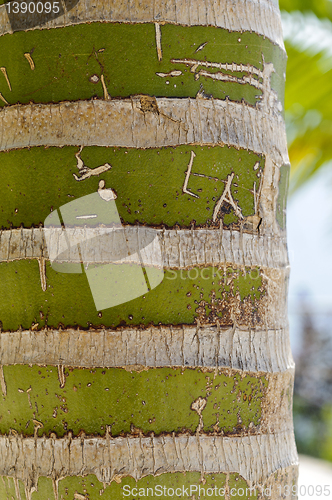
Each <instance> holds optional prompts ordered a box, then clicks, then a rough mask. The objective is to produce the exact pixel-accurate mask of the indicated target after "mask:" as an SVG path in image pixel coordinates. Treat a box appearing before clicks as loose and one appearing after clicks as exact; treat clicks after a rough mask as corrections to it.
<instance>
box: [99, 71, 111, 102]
mask: <svg viewBox="0 0 332 500" xmlns="http://www.w3.org/2000/svg"><path fill="white" fill-rule="evenodd" d="M100 81H101V84H102V86H103V92H104V99H105V100H106V101H110V100H111V96H110V95H109V93H108V90H107V87H106V83H105V79H104V75H101V77H100Z"/></svg>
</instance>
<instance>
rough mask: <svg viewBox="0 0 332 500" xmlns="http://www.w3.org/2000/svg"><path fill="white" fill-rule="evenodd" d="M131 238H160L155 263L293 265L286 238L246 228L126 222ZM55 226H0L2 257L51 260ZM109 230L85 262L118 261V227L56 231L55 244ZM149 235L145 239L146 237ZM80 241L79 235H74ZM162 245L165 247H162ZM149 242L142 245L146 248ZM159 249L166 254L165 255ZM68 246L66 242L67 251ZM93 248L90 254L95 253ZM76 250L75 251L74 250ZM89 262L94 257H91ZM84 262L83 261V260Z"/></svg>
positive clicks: (151, 259)
mask: <svg viewBox="0 0 332 500" xmlns="http://www.w3.org/2000/svg"><path fill="white" fill-rule="evenodd" d="M123 229H124V233H125V235H126V239H127V241H130V242H133V243H134V242H140V241H141V239H142V238H143V237H144V236H146V237H147V239H148V240H149V241H154V238H156V243H157V247H156V249H157V250H158V252H156V255H154V253H153V248H155V247H153V248H152V247H151V255H149V256H148V255H147V256H146V260H147V261H148V262H149V263H150V264H151V265H153V264H155V265H158V264H160V263H162V264H163V266H165V267H166V268H172V269H176V268H186V267H192V266H207V265H219V264H223V263H229V264H234V265H237V266H242V265H243V266H264V267H270V268H277V269H278V268H284V267H287V266H288V256H287V246H286V240H285V238H284V237H271V236H268V235H266V236H261V235H259V234H250V233H240V232H239V231H232V230H230V231H227V230H223V231H219V230H214V229H212V230H211V229H195V230H189V229H155V228H149V227H147V226H144V227H143V228H140V226H123ZM51 232H52V229H51V228H42V227H37V228H30V229H27V228H20V229H8V230H2V231H0V262H10V261H13V260H20V259H41V258H44V259H49V255H48V249H47V243H46V242H47V240H48V234H49V233H51ZM69 233H70V234H69ZM105 233H108V234H107V239H105V240H103V239H102V240H101V242H100V247H98V245H96V242H95V240H94V247H93V249H92V248H90V247H87V251H85V259H84V260H85V261H86V259H88V258H90V259H91V262H108V261H109V262H113V261H114V258H112V241H113V240H112V231H110V230H109V229H107V228H98V227H97V228H89V227H82V228H73V229H71V228H67V229H66V230H62V229H59V230H57V231H56V232H53V235H54V245H52V247H53V248H57V249H58V248H61V242H64V243H65V244H67V240H66V239H65V238H68V237H69V236H72V237H73V238H74V239H75V235H77V238H78V239H79V240H80V241H88V240H89V239H92V238H96V237H98V236H101V237H102V236H103V235H104V234H105ZM143 239H144V238H143ZM73 241H74V240H73ZM158 244H159V245H160V247H159V246H158ZM143 247H144V244H141V245H140V248H143ZM159 248H160V250H161V256H160V258H158V259H157V260H156V258H157V257H159ZM67 249H68V247H67V246H64V247H63V250H64V251H65V250H67ZM89 249H90V253H91V255H90V253H89ZM69 252H70V250H69ZM69 252H68V257H70V258H67V259H65V260H66V262H76V261H77V255H76V252H72V255H70V253H69ZM87 261H89V260H87ZM78 262H80V260H79V261H78Z"/></svg>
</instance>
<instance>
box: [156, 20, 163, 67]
mask: <svg viewBox="0 0 332 500" xmlns="http://www.w3.org/2000/svg"><path fill="white" fill-rule="evenodd" d="M154 25H155V29H156V45H157V56H158V61H161V60H162V58H163V51H162V48H161V29H160V24H159V23H154Z"/></svg>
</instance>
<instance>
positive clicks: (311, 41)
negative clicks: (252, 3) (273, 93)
mask: <svg viewBox="0 0 332 500" xmlns="http://www.w3.org/2000/svg"><path fill="white" fill-rule="evenodd" d="M280 8H281V9H282V20H283V28H284V37H285V45H286V50H287V52H288V68H287V84H286V96H285V99H286V100H285V112H286V125H287V135H288V142H289V154H290V159H291V164H292V169H291V180H290V193H291V194H292V193H293V192H294V191H295V190H297V189H298V188H299V187H300V186H302V185H303V184H304V183H305V182H306V181H308V180H309V179H310V178H311V177H312V175H314V174H315V172H317V170H318V169H319V168H320V167H321V166H322V165H325V164H326V163H327V162H329V161H332V1H330V0H314V1H312V0H281V1H280Z"/></svg>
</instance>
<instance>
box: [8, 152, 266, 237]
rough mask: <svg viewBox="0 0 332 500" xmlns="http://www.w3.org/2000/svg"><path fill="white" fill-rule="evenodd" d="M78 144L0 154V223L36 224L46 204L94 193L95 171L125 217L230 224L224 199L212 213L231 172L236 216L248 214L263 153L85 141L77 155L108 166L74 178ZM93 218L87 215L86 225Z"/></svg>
mask: <svg viewBox="0 0 332 500" xmlns="http://www.w3.org/2000/svg"><path fill="white" fill-rule="evenodd" d="M78 151H79V150H78V148H75V147H64V148H56V147H51V148H44V147H35V148H31V149H21V150H13V151H8V152H2V153H0V163H1V170H2V174H1V178H0V191H1V199H0V226H2V227H3V228H9V227H12V226H14V227H19V226H20V225H21V224H23V225H24V226H25V227H31V226H32V225H33V224H35V225H38V224H40V223H42V224H43V223H44V221H45V219H46V217H47V216H48V215H49V214H50V212H51V211H52V210H55V209H59V208H60V207H61V206H62V205H64V204H67V203H69V202H70V201H73V200H76V199H77V198H81V197H83V196H87V195H89V194H92V193H96V191H97V189H98V183H99V180H100V178H102V179H104V180H105V182H106V188H112V189H113V190H114V191H115V193H116V195H117V199H116V201H115V203H116V208H117V210H118V213H119V215H120V217H121V219H122V221H123V222H124V223H126V224H135V223H139V224H148V225H150V226H160V225H165V226H166V227H173V226H174V225H176V224H177V225H179V226H180V227H192V225H193V224H195V225H196V226H203V225H208V226H209V225H214V224H217V225H218V227H219V224H220V218H223V220H224V225H225V227H229V226H230V225H233V226H232V227H234V228H236V227H237V226H238V225H239V222H240V221H241V218H240V217H241V216H240V215H239V213H238V214H235V213H234V208H233V207H232V206H231V205H230V204H229V203H227V202H223V203H222V204H221V206H220V210H218V213H217V216H216V217H214V211H215V207H216V206H217V203H218V200H219V199H220V197H221V196H222V195H223V193H224V190H225V186H226V184H227V179H228V177H229V176H230V175H232V174H233V173H234V178H233V179H232V182H231V185H230V191H231V195H232V197H233V201H234V204H235V205H236V206H237V207H238V208H239V210H240V211H241V213H242V216H243V217H247V216H250V215H254V214H255V197H254V195H255V194H256V205H258V203H257V201H258V198H259V192H260V185H261V179H262V172H263V171H264V164H265V160H264V158H263V157H262V156H260V155H257V154H254V153H252V152H250V151H246V150H237V149H235V148H233V147H228V146H215V147H212V146H187V145H186V146H178V147H165V148H155V149H130V148H129V149H128V148H106V147H97V146H93V147H86V148H84V149H83V150H82V152H81V159H82V161H83V162H84V164H85V165H86V166H87V167H89V168H91V169H94V168H97V167H100V166H102V165H105V164H107V163H108V164H109V165H111V168H110V169H109V170H107V171H105V172H103V173H102V174H100V176H94V175H92V176H91V177H90V178H86V179H84V180H81V181H78V180H75V177H74V175H73V174H75V175H77V176H78V177H80V176H81V174H80V173H79V169H78V168H77V158H76V157H75V154H77V153H78ZM193 154H195V156H193ZM191 160H192V166H191V172H190V175H189V178H188V182H187V185H186V184H185V183H186V172H187V171H188V168H189V167H188V166H189V164H190V162H191ZM183 190H186V191H188V192H189V193H191V194H188V192H187V193H185V192H183ZM104 204H105V203H104ZM105 206H106V204H105ZM107 212H108V210H106V209H105V213H107ZM229 217H233V218H232V219H229ZM214 218H215V221H214V220H213V219H214ZM227 218H228V219H227ZM100 222H104V223H107V219H106V218H105V220H101V221H100V219H98V223H100ZM93 223H94V220H93V219H91V220H90V221H89V226H90V225H93ZM80 224H81V225H86V224H87V221H86V220H82V221H81V220H79V219H77V220H76V225H80Z"/></svg>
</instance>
